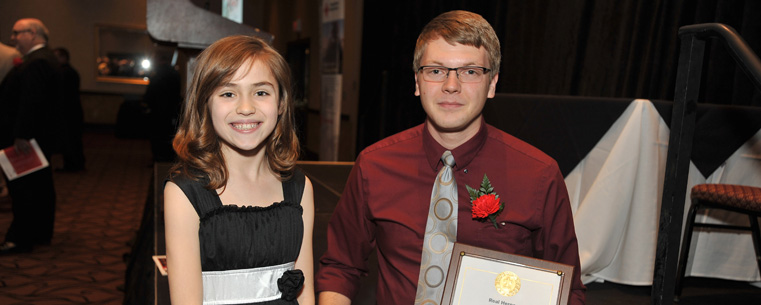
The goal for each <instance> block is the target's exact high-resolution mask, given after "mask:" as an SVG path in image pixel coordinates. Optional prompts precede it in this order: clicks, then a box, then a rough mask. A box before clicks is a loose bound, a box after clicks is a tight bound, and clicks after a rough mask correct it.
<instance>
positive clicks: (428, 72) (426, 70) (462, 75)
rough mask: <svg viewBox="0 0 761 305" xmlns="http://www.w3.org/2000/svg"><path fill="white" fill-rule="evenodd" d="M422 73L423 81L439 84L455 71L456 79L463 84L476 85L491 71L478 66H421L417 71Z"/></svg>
mask: <svg viewBox="0 0 761 305" xmlns="http://www.w3.org/2000/svg"><path fill="white" fill-rule="evenodd" d="M417 71H418V72H422V73H421V74H422V75H423V80H425V81H427V82H436V83H441V82H443V81H446V80H447V78H448V77H449V71H455V73H456V74H457V79H459V80H460V81H461V82H463V83H477V82H480V81H481V80H483V76H484V74H486V73H489V71H491V69H489V68H484V67H479V66H465V67H457V68H449V67H444V66H422V67H420V68H419V69H418V70H417Z"/></svg>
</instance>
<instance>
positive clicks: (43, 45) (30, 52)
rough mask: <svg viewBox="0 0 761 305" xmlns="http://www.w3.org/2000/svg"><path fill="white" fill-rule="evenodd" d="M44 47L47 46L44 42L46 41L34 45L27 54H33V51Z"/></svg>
mask: <svg viewBox="0 0 761 305" xmlns="http://www.w3.org/2000/svg"><path fill="white" fill-rule="evenodd" d="M44 47H45V44H44V43H41V44H38V45H35V46H33V47H32V48H31V49H29V52H26V55H29V54H32V52H34V51H37V50H39V49H42V48H44Z"/></svg>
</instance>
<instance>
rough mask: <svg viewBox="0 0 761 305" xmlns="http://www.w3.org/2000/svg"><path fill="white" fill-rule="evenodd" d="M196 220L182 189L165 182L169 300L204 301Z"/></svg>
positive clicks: (196, 217) (180, 302) (193, 302)
mask: <svg viewBox="0 0 761 305" xmlns="http://www.w3.org/2000/svg"><path fill="white" fill-rule="evenodd" d="M198 223H199V219H198V214H196V211H195V210H194V209H193V206H192V205H191V203H190V201H189V200H188V198H187V197H186V196H185V193H183V192H182V190H181V189H180V188H179V187H178V186H177V185H176V184H174V183H172V182H167V183H166V186H165V187H164V225H165V234H166V260H167V275H168V276H169V297H170V299H171V301H172V304H199V305H200V304H201V303H202V301H203V281H202V280H201V250H200V245H199V241H198ZM310 245H311V244H310ZM310 249H311V248H310Z"/></svg>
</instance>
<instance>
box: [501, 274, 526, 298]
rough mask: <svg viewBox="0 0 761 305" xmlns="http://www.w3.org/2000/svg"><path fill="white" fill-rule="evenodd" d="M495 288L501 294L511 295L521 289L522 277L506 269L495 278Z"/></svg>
mask: <svg viewBox="0 0 761 305" xmlns="http://www.w3.org/2000/svg"><path fill="white" fill-rule="evenodd" d="M494 288H496V289H497V292H499V294H501V295H504V296H506V297H511V296H514V295H515V294H516V293H518V291H520V290H521V279H520V278H519V277H518V275H517V274H515V273H513V272H511V271H505V272H502V273H500V274H499V275H497V279H495V280H494Z"/></svg>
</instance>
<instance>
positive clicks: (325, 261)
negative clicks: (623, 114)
mask: <svg viewBox="0 0 761 305" xmlns="http://www.w3.org/2000/svg"><path fill="white" fill-rule="evenodd" d="M500 60H501V54H500V46H499V40H498V39H497V37H496V33H495V32H494V30H493V29H492V27H491V26H490V25H489V23H488V22H486V20H484V19H483V18H482V17H481V16H479V15H477V14H474V13H470V12H465V11H452V12H448V13H444V14H442V15H440V16H438V17H436V18H435V19H434V20H432V21H431V22H430V23H429V24H428V25H426V27H425V28H424V29H423V31H422V33H421V34H420V36H419V37H418V41H417V45H416V48H415V60H414V71H415V82H416V85H415V95H417V96H420V100H421V103H422V105H423V109H424V110H425V112H426V115H427V118H426V121H425V123H424V124H422V125H419V126H417V127H413V128H411V129H408V130H406V131H403V132H401V133H398V134H396V135H393V136H391V137H389V138H386V139H384V140H381V141H380V142H378V143H375V144H373V145H372V146H370V147H368V148H366V149H365V150H363V151H362V153H360V155H359V157H358V158H357V160H356V164H355V166H354V168H353V170H352V172H351V174H350V176H349V179H348V181H347V184H346V188H345V189H344V193H343V195H342V196H341V200H340V201H339V203H338V206H337V207H336V210H335V212H334V213H333V216H332V218H331V220H330V224H329V227H328V250H327V252H326V253H325V255H324V256H323V257H322V259H321V260H320V264H321V268H320V271H319V273H318V276H317V290H318V291H320V292H321V293H320V304H323V305H324V304H349V303H350V300H351V298H353V297H354V295H355V294H356V292H357V289H358V283H359V276H361V275H363V274H365V273H366V271H367V262H366V259H367V257H368V255H369V254H370V251H372V250H373V248H374V247H376V248H377V254H378V264H379V266H378V267H379V268H378V269H379V279H378V286H377V303H378V304H413V303H414V304H438V303H439V302H440V300H441V290H439V291H438V292H437V293H436V294H429V292H428V291H427V289H431V288H426V285H427V284H428V285H430V286H431V287H433V288H436V287H441V286H443V283H442V281H443V278H442V275H443V277H445V276H446V267H448V259H447V260H446V261H445V262H443V263H440V265H442V268H444V269H443V270H441V271H440V272H439V273H438V274H434V275H435V276H431V274H430V273H429V270H430V269H431V268H430V267H429V265H434V264H433V263H425V261H428V260H432V259H430V256H429V254H427V252H426V250H424V244H425V245H428V244H432V243H434V242H435V241H430V242H429V239H428V238H427V236H426V233H427V232H426V231H427V228H426V226H427V225H428V231H429V232H428V233H429V234H430V233H431V230H430V228H431V223H430V222H431V221H432V220H433V217H429V216H428V215H429V211H434V208H431V197H432V196H431V195H432V188H433V182H434V180H436V177H437V172H439V170H440V169H441V168H442V167H443V166H444V165H443V162H442V161H441V159H442V155H444V153H445V152H451V155H452V156H453V157H454V163H455V164H454V166H453V169H452V175H453V177H454V181H455V183H456V190H457V191H456V192H455V193H456V194H457V196H456V199H455V200H453V201H456V203H455V207H456V214H457V215H458V216H457V218H456V229H450V224H447V225H446V228H445V231H455V232H444V233H441V234H438V237H439V238H440V237H441V236H444V235H446V234H453V235H455V236H451V237H447V238H445V239H446V240H447V241H448V242H450V244H449V245H448V246H446V247H447V249H448V251H449V252H448V253H446V252H445V253H444V255H443V256H449V255H451V242H453V241H457V242H460V243H465V244H469V245H472V246H477V247H482V248H489V249H493V250H498V251H502V252H507V253H514V254H519V255H524V256H531V257H536V258H540V259H545V260H550V261H556V262H560V263H564V264H568V265H572V266H574V267H575V269H574V274H573V277H572V290H571V296H570V298H569V300H570V301H569V303H570V304H584V300H585V296H584V290H585V287H584V285H583V284H582V283H581V280H580V276H579V270H580V265H579V253H578V244H577V241H576V234H575V231H574V225H573V218H572V215H571V207H570V203H569V200H568V193H567V191H566V187H565V183H564V181H563V177H562V175H561V173H560V170H559V169H558V167H557V164H556V162H555V161H554V160H553V159H552V158H550V157H548V156H547V155H545V154H544V153H542V152H540V151H539V150H537V149H536V148H534V147H532V146H530V145H529V144H526V143H524V142H522V141H520V140H518V139H516V138H514V137H512V136H510V135H508V134H506V133H504V132H502V131H500V130H498V129H496V128H494V127H492V126H490V125H488V124H486V123H485V122H484V120H483V117H482V115H481V111H482V109H483V107H484V104H485V102H486V99H488V98H492V97H493V96H494V93H495V90H496V84H497V79H498V76H499V73H498V72H499V71H498V70H499V66H500ZM484 175H486V176H488V178H489V179H490V181H491V184H492V186H493V187H494V192H496V193H497V194H498V195H499V199H500V200H501V202H503V203H504V210H503V211H502V212H501V213H499V214H498V216H497V217H496V219H495V222H494V223H492V222H489V221H486V222H482V221H477V219H473V218H472V217H471V215H472V210H471V202H470V196H469V193H468V191H467V190H466V185H467V186H470V187H473V188H476V189H477V188H479V186H480V185H481V181H482V179H483V178H484ZM436 190H438V186H437V188H436ZM436 193H437V192H434V194H436ZM453 199H454V198H453ZM434 202H436V209H438V208H439V207H440V206H439V203H438V201H434ZM445 211H446V210H445ZM446 212H447V213H448V211H446ZM435 215H436V217H439V215H440V213H439V211H438V210H437V211H436V213H435ZM442 234H443V235H442ZM434 239H435V238H434ZM440 239H441V238H440ZM424 241H425V242H424ZM442 247H444V246H442ZM421 258H422V259H421ZM421 261H423V262H424V264H423V266H424V269H426V268H427V267H428V269H426V271H424V272H421ZM434 269H435V268H434Z"/></svg>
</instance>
